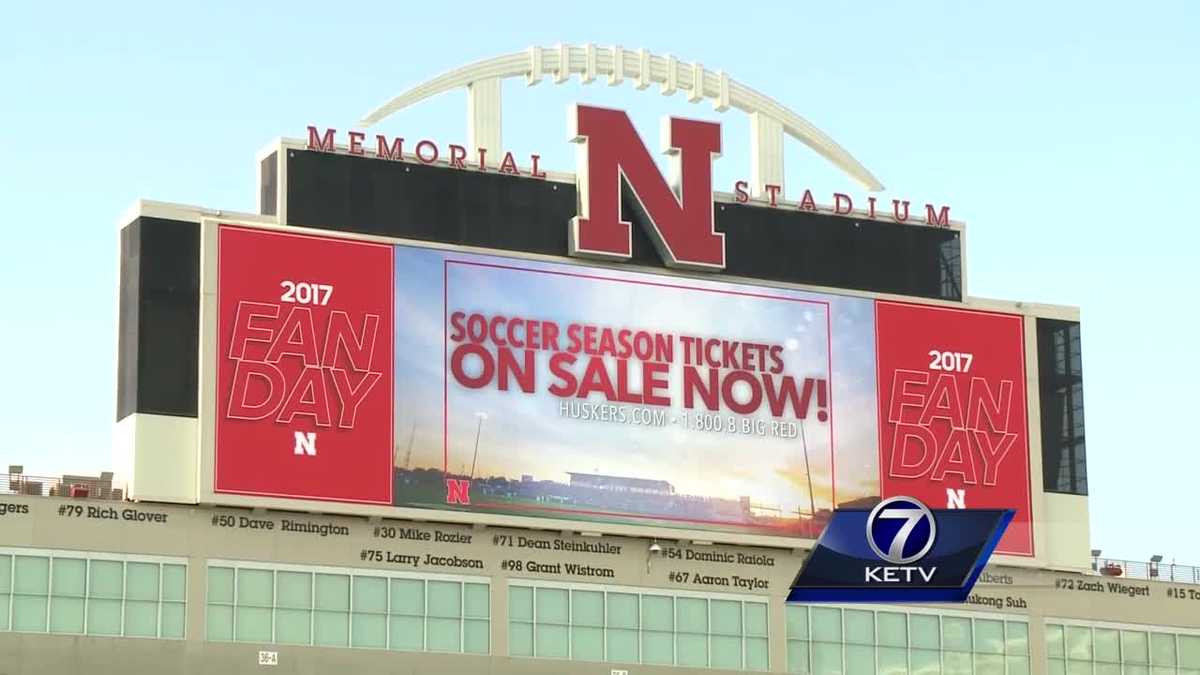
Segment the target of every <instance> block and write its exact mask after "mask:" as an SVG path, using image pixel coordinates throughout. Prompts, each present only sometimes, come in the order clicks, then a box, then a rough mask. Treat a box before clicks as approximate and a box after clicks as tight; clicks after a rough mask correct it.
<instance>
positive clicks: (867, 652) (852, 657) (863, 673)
mask: <svg viewBox="0 0 1200 675" xmlns="http://www.w3.org/2000/svg"><path fill="white" fill-rule="evenodd" d="M849 612H850V610H847V614H849ZM849 628H850V627H849V626H847V627H846V632H847V634H849V632H850V630H849ZM846 672H847V673H853V675H873V674H874V672H875V647H873V646H869V645H855V644H848V645H846Z"/></svg>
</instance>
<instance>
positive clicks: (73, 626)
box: [50, 596, 83, 633]
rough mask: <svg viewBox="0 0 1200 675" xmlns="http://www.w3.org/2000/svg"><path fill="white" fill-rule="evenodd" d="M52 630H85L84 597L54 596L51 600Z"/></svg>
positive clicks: (52, 631) (61, 631)
mask: <svg viewBox="0 0 1200 675" xmlns="http://www.w3.org/2000/svg"><path fill="white" fill-rule="evenodd" d="M50 632H51V633H82V632H83V598H68V597H62V596H54V597H53V598H52V599H51V600H50Z"/></svg>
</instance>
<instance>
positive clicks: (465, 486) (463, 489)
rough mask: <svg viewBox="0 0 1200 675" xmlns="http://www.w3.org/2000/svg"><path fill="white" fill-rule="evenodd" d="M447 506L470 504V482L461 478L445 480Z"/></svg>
mask: <svg viewBox="0 0 1200 675" xmlns="http://www.w3.org/2000/svg"><path fill="white" fill-rule="evenodd" d="M446 503H447V504H466V505H468V506H469V505H470V504H471V481H469V480H465V479H462V478H447V479H446Z"/></svg>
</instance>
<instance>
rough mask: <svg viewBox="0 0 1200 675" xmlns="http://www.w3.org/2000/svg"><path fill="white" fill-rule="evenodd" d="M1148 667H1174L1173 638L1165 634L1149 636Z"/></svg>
mask: <svg viewBox="0 0 1200 675" xmlns="http://www.w3.org/2000/svg"><path fill="white" fill-rule="evenodd" d="M1150 665H1152V666H1173V665H1175V636H1174V635H1170V634H1167V633H1151V634H1150Z"/></svg>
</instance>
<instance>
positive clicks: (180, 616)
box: [159, 602, 186, 639]
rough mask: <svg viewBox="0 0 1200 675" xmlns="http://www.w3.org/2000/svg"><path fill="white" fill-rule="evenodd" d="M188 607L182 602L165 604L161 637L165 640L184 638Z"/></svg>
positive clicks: (163, 606) (160, 630) (161, 622)
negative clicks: (186, 609)
mask: <svg viewBox="0 0 1200 675" xmlns="http://www.w3.org/2000/svg"><path fill="white" fill-rule="evenodd" d="M185 608H186V606H185V605H184V604H183V603H182V602H164V603H163V605H162V610H161V611H162V619H161V620H160V628H159V635H160V636H161V637H164V638H180V639H182V638H183V629H184V623H185V621H186V618H185V613H186V612H185Z"/></svg>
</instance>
